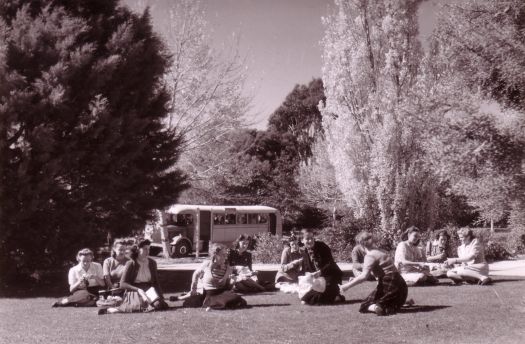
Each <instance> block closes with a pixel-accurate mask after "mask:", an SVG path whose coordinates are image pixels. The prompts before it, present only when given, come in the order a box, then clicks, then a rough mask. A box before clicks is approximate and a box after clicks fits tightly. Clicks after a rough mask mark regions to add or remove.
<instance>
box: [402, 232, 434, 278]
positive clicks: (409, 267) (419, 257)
mask: <svg viewBox="0 0 525 344" xmlns="http://www.w3.org/2000/svg"><path fill="white" fill-rule="evenodd" d="M404 236H405V238H404V239H405V241H402V242H400V243H399V244H398V245H397V248H396V253H395V264H396V268H397V269H398V270H399V272H400V273H401V276H403V278H404V279H405V281H406V282H407V284H408V285H410V286H412V285H421V284H427V283H428V284H436V283H437V282H438V280H437V279H436V278H435V277H434V276H432V275H431V274H430V269H429V268H428V266H427V265H426V264H425V263H426V261H427V258H426V256H425V253H424V252H423V250H422V249H421V248H419V243H420V242H421V234H420V232H419V228H417V227H414V226H412V227H409V228H408V229H407V230H406V231H405V233H404Z"/></svg>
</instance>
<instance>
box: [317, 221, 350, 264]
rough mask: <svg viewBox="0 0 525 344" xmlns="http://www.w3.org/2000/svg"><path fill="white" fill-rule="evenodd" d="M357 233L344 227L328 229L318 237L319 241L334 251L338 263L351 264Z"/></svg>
mask: <svg viewBox="0 0 525 344" xmlns="http://www.w3.org/2000/svg"><path fill="white" fill-rule="evenodd" d="M355 235H356V231H353V230H350V229H349V228H343V227H335V228H334V227H327V228H324V229H323V230H322V231H321V232H319V234H318V235H317V240H320V241H323V242H324V243H325V244H327V245H328V246H329V247H330V248H331V249H332V255H333V256H334V259H335V261H336V262H351V261H352V248H353V246H354V238H355Z"/></svg>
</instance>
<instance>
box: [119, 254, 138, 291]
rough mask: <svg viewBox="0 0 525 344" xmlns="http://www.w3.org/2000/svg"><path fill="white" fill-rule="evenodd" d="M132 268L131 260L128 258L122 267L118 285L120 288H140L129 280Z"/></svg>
mask: <svg viewBox="0 0 525 344" xmlns="http://www.w3.org/2000/svg"><path fill="white" fill-rule="evenodd" d="M132 270H133V261H132V260H130V261H129V262H127V263H126V266H125V267H124V272H123V273H122V277H121V278H120V287H121V288H122V289H126V290H132V291H139V290H142V289H140V288H137V287H135V286H133V285H132V284H131V283H132V281H131V273H132Z"/></svg>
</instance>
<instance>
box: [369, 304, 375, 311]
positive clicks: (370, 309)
mask: <svg viewBox="0 0 525 344" xmlns="http://www.w3.org/2000/svg"><path fill="white" fill-rule="evenodd" d="M376 309H377V305H376V304H375V303H373V304H371V305H370V306H368V311H369V312H375V311H376Z"/></svg>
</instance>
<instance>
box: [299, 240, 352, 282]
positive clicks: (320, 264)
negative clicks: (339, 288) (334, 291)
mask: <svg viewBox="0 0 525 344" xmlns="http://www.w3.org/2000/svg"><path fill="white" fill-rule="evenodd" d="M303 252H304V253H303V257H304V258H303V270H304V271H306V272H315V271H317V270H320V271H321V276H323V277H324V278H325V279H326V283H327V284H341V282H342V280H343V272H342V271H341V269H340V268H339V266H337V263H336V262H335V260H334V258H333V256H332V250H330V247H328V245H327V244H325V243H324V242H322V241H316V242H315V243H314V247H313V249H312V252H310V251H309V250H308V249H307V248H304V251H303ZM310 255H312V256H313V260H312V257H311V256H310Z"/></svg>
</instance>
